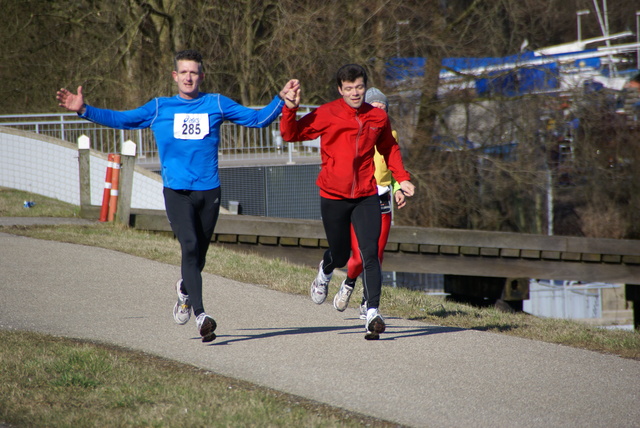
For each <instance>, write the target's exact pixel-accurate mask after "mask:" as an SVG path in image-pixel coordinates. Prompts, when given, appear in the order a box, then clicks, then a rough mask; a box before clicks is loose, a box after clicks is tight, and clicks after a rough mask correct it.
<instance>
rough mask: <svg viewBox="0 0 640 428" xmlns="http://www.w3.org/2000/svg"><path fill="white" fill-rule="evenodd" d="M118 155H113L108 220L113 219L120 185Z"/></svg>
mask: <svg viewBox="0 0 640 428" xmlns="http://www.w3.org/2000/svg"><path fill="white" fill-rule="evenodd" d="M120 160H121V159H120V155H118V154H115V155H113V173H112V175H111V197H110V198H109V221H113V219H114V218H115V214H116V208H117V207H118V186H119V185H120Z"/></svg>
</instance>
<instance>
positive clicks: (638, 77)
mask: <svg viewBox="0 0 640 428" xmlns="http://www.w3.org/2000/svg"><path fill="white" fill-rule="evenodd" d="M630 82H636V83H640V73H638V74H636V75H635V76H633V77H632V78H631V80H630Z"/></svg>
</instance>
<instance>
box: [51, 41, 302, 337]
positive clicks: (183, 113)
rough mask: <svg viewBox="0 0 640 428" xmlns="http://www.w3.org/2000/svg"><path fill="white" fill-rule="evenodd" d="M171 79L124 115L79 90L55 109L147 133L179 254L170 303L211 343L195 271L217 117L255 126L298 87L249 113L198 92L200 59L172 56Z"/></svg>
mask: <svg viewBox="0 0 640 428" xmlns="http://www.w3.org/2000/svg"><path fill="white" fill-rule="evenodd" d="M172 77H173V80H174V81H175V82H176V84H177V85H178V94H177V95H175V96H173V97H158V98H154V99H152V100H151V101H149V102H148V103H146V104H144V105H142V106H140V107H138V108H136V109H134V110H128V111H114V110H107V109H100V108H97V107H93V106H90V105H87V104H85V102H84V96H83V94H82V87H81V86H79V87H78V93H77V94H73V93H71V92H70V91H68V90H67V89H64V88H63V89H60V90H59V91H58V92H57V99H58V102H59V106H60V107H64V108H66V109H67V110H70V111H74V112H77V113H78V115H79V116H80V117H82V118H85V119H87V120H90V121H92V122H95V123H99V124H101V125H104V126H109V127H112V128H117V129H142V128H149V127H150V128H151V129H152V131H153V133H154V135H155V139H156V144H157V146H158V153H159V156H160V165H161V169H162V180H163V184H164V190H163V192H164V199H165V207H166V211H167V217H168V218H169V222H170V223H171V229H172V230H173V232H174V234H175V235H176V237H177V239H178V241H179V242H180V247H181V249H182V266H181V271H182V279H180V280H179V281H178V282H177V283H176V292H177V294H178V301H177V302H176V304H175V306H174V309H173V317H174V320H175V321H176V323H178V324H186V323H187V322H188V321H189V319H190V318H191V310H193V314H194V315H195V317H196V324H197V327H198V330H199V332H200V335H201V336H202V341H203V342H210V341H212V340H214V339H215V337H216V335H215V333H214V331H215V329H216V322H215V321H214V319H213V318H212V317H211V316H209V315H207V314H206V313H205V311H204V305H203V302H202V275H201V272H202V269H203V268H204V265H205V257H206V253H207V250H208V248H209V244H210V242H211V237H212V235H213V230H214V228H215V225H216V222H217V220H218V213H219V209H220V178H219V175H218V144H219V142H220V125H221V124H222V122H223V121H225V120H230V121H232V122H234V123H236V124H239V125H243V126H247V127H252V128H263V127H266V126H268V125H269V124H270V123H271V122H273V120H274V119H276V118H277V117H278V116H279V115H280V112H281V111H282V106H283V105H284V99H285V97H286V96H287V95H288V94H289V93H291V94H293V93H295V90H296V89H297V88H298V87H299V82H298V81H297V80H290V81H289V82H287V84H286V85H285V86H284V87H283V88H282V90H281V91H280V93H279V94H278V96H275V97H274V98H273V100H272V101H271V102H270V103H269V104H268V105H267V106H265V107H264V108H262V109H260V110H254V109H250V108H247V107H243V106H242V105H240V104H238V103H236V102H235V101H233V100H231V99H229V98H227V97H225V96H223V95H220V94H209V93H202V92H200V91H199V88H200V84H201V83H202V81H203V79H204V70H203V66H202V56H201V55H200V53H198V52H197V51H194V50H185V51H181V52H178V53H177V54H176V56H175V58H174V70H173V72H172Z"/></svg>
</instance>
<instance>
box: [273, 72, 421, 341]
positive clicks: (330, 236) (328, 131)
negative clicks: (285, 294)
mask: <svg viewBox="0 0 640 428" xmlns="http://www.w3.org/2000/svg"><path fill="white" fill-rule="evenodd" d="M336 84H337V86H338V92H339V93H340V95H341V96H342V98H338V99H337V100H335V101H332V102H329V103H327V104H324V105H322V106H320V107H318V108H317V109H316V110H315V111H313V112H311V113H309V114H307V115H306V116H304V117H302V118H301V119H300V120H296V111H297V109H298V106H299V105H300V89H299V88H297V89H295V90H292V91H293V92H295V94H289V95H288V96H287V97H286V101H285V108H283V110H282V119H281V121H280V132H281V133H282V138H283V139H284V140H285V141H305V140H313V139H315V138H317V137H320V154H321V159H322V169H321V170H320V173H319V174H318V179H317V180H316V184H317V185H318V187H320V212H321V215H322V222H323V225H324V230H325V233H326V235H327V241H328V242H329V249H328V250H327V251H326V252H325V253H324V257H323V259H322V261H321V262H320V266H319V268H318V275H317V276H316V278H315V279H314V280H313V282H312V283H311V300H313V302H314V303H317V304H322V303H323V302H324V301H325V300H326V298H327V292H328V289H329V281H330V280H331V276H332V274H333V270H334V269H336V268H340V267H343V266H345V265H346V264H347V261H348V260H349V255H350V248H351V244H350V240H351V234H350V228H351V225H353V229H354V230H355V233H356V236H357V238H358V244H359V250H360V255H361V258H362V262H363V268H364V270H363V284H364V294H365V299H366V300H367V318H366V324H365V330H366V334H365V339H368V340H375V339H379V338H380V333H382V332H384V330H385V328H386V325H385V322H384V318H383V317H382V316H381V315H380V314H379V313H378V306H379V304H380V294H381V288H382V272H381V269H380V260H379V259H378V238H379V235H380V218H381V217H380V201H379V198H378V187H377V185H376V180H375V177H374V172H375V165H374V162H373V155H374V153H375V150H374V148H377V149H378V152H379V153H380V154H381V155H382V156H384V158H385V161H386V162H387V166H388V168H389V170H391V172H392V174H393V177H394V178H395V180H396V181H397V182H398V183H400V187H401V189H402V191H403V192H404V194H405V195H406V196H413V193H414V190H415V188H414V185H413V184H412V183H411V182H410V181H409V179H410V176H409V173H408V172H407V171H406V170H405V169H404V165H403V163H402V156H401V154H400V148H399V147H398V143H397V142H396V140H395V139H394V138H393V135H392V133H391V125H390V123H389V118H388V116H387V113H386V112H384V111H383V110H382V109H379V108H375V107H372V106H371V105H370V104H367V103H365V102H364V96H365V91H366V89H367V73H366V71H365V70H364V68H362V67H361V66H359V65H356V64H348V65H345V66H343V67H341V68H340V69H339V70H338V72H337V74H336Z"/></svg>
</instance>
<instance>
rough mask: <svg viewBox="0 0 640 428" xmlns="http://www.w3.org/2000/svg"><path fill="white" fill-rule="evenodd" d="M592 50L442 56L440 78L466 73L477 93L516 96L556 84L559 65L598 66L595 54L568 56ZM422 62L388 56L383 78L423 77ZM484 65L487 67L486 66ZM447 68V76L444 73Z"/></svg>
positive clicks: (549, 88)
mask: <svg viewBox="0 0 640 428" xmlns="http://www.w3.org/2000/svg"><path fill="white" fill-rule="evenodd" d="M596 51H597V49H593V50H586V51H582V52H570V53H562V54H556V55H549V56H547V57H540V56H536V55H535V54H534V53H533V52H523V53H520V54H517V55H509V56H505V57H485V58H473V57H469V58H445V59H443V60H442V72H441V78H442V79H443V80H444V81H445V82H446V81H447V79H456V78H458V77H457V76H455V77H451V74H450V72H454V73H455V72H458V73H460V74H461V75H467V76H469V78H473V79H474V81H475V88H476V92H477V94H478V95H480V96H487V95H499V96H518V95H524V94H527V93H532V92H539V91H549V90H554V89H558V88H559V87H560V82H559V76H560V73H561V69H567V70H568V69H574V70H579V69H585V68H591V69H594V68H595V69H599V68H600V66H601V60H600V58H599V57H597V56H595V57H591V58H588V57H587V58H579V59H574V60H572V59H571V56H575V55H577V54H584V53H590V52H594V53H595V52H596ZM547 60H548V61H547ZM541 61H542V63H541ZM425 65H426V58H421V57H406V58H391V59H390V60H389V62H388V63H387V67H386V78H387V80H390V81H403V80H411V79H414V78H419V77H423V76H424V70H425ZM501 66H504V68H502V67H501ZM487 67H489V68H490V70H487ZM447 72H449V74H448V76H449V77H448V78H447V77H444V74H446V73H447ZM474 75H475V76H476V77H475V78H474V77H473V76H474Z"/></svg>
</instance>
